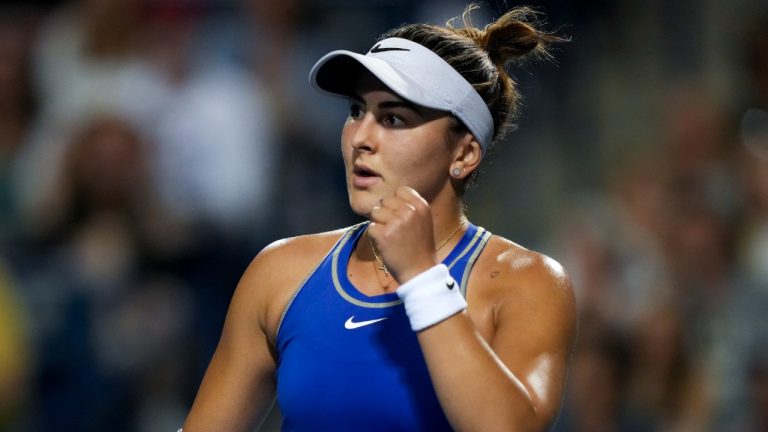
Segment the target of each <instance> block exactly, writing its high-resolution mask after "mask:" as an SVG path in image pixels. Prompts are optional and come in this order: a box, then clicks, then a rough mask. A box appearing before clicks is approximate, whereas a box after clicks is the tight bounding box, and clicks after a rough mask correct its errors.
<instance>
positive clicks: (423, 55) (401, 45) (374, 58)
mask: <svg viewBox="0 0 768 432" xmlns="http://www.w3.org/2000/svg"><path fill="white" fill-rule="evenodd" d="M360 66H363V67H364V68H365V69H367V70H368V71H369V72H371V73H372V74H373V75H375V76H376V78H378V79H379V80H381V82H383V83H384V85H386V86H387V87H388V88H389V89H390V90H392V91H393V92H394V93H396V94H397V95H398V96H400V97H402V98H403V99H405V100H407V101H409V102H413V103H415V104H417V105H421V106H425V107H428V108H433V109H437V110H441V111H447V112H449V113H451V114H453V115H454V116H455V117H456V118H458V119H459V120H461V122H462V123H464V125H465V126H466V127H467V129H469V131H470V132H471V133H472V135H473V136H474V137H475V139H476V140H477V141H478V142H479V143H480V146H481V147H482V149H483V152H485V150H486V149H487V148H488V145H489V144H490V143H491V140H492V139H493V117H492V116H491V112H490V111H489V110H488V106H486V105H485V102H484V101H483V98H481V97H480V95H479V94H478V93H477V92H476V91H475V89H474V88H473V87H472V85H471V84H470V83H469V82H467V80H465V79H464V77H462V76H461V74H459V73H458V72H457V71H456V69H454V68H453V67H451V65H449V64H448V63H446V62H445V60H443V59H442V58H441V57H440V56H439V55H437V54H435V53H434V52H432V51H431V50H429V49H428V48H426V47H424V46H423V45H420V44H417V43H416V42H412V41H410V40H407V39H401V38H389V39H384V40H383V41H381V42H378V43H377V44H376V45H374V46H373V48H371V50H370V51H368V53H367V54H365V55H362V54H358V53H354V52H351V51H345V50H339V51H333V52H330V53H328V54H326V55H324V56H323V57H322V58H321V59H320V60H318V61H317V63H315V65H314V66H313V67H312V71H311V72H310V73H309V81H310V83H311V84H312V86H313V87H314V88H315V89H317V90H318V91H320V92H321V93H325V94H328V95H332V96H344V97H349V96H351V95H353V90H352V89H351V88H350V86H352V85H354V84H355V82H356V79H355V78H356V77H357V74H358V73H359V72H360Z"/></svg>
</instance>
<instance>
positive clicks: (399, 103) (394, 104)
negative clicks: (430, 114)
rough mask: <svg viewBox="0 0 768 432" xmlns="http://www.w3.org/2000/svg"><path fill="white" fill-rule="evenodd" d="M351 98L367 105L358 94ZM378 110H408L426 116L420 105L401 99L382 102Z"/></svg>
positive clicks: (352, 95)
mask: <svg viewBox="0 0 768 432" xmlns="http://www.w3.org/2000/svg"><path fill="white" fill-rule="evenodd" d="M349 97H350V98H352V99H353V100H354V101H355V102H360V103H362V104H365V101H364V100H363V98H362V97H361V96H360V95H358V94H357V93H352V94H351V95H350V96H349ZM378 108H381V109H388V108H407V109H409V110H411V111H413V112H415V113H416V114H418V115H420V116H424V113H423V112H422V111H421V109H420V108H419V106H418V105H416V104H415V103H413V102H410V101H407V100H404V99H399V98H397V99H394V100H388V101H384V102H380V103H379V104H378Z"/></svg>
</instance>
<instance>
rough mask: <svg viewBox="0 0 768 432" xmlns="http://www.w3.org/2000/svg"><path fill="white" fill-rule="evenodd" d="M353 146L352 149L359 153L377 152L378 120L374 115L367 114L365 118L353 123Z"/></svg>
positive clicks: (351, 125)
mask: <svg viewBox="0 0 768 432" xmlns="http://www.w3.org/2000/svg"><path fill="white" fill-rule="evenodd" d="M349 126H350V127H351V131H350V132H351V137H350V138H351V144H352V148H353V149H355V150H356V151H359V152H375V151H376V149H377V148H378V146H377V145H376V119H375V118H374V116H373V114H371V113H366V114H365V115H364V116H363V118H361V119H359V120H356V121H354V122H352V124H350V125H349Z"/></svg>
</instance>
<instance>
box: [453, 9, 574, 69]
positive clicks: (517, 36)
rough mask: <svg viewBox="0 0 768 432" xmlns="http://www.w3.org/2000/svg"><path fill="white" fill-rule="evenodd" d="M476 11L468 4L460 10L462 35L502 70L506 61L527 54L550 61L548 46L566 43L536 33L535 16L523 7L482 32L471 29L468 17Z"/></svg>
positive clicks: (502, 17)
mask: <svg viewBox="0 0 768 432" xmlns="http://www.w3.org/2000/svg"><path fill="white" fill-rule="evenodd" d="M477 8H478V6H477V5H471V6H470V7H468V8H467V9H466V10H465V11H464V14H463V15H462V20H463V21H464V29H463V30H464V33H465V34H466V35H467V36H469V37H471V38H472V39H473V40H474V41H475V43H476V44H477V45H478V46H479V47H480V48H482V49H484V50H485V51H486V52H487V53H488V56H489V57H490V59H491V61H492V62H493V63H494V64H496V65H497V66H502V67H503V66H504V65H506V64H507V62H509V61H513V60H517V59H522V58H525V57H527V56H529V55H533V56H537V57H546V58H551V56H550V55H549V53H548V52H547V47H548V45H549V44H550V43H553V42H564V41H566V40H567V39H563V38H560V37H558V36H554V35H552V34H550V33H545V32H543V31H541V30H539V29H538V27H540V26H541V23H540V22H539V19H538V16H539V13H538V12H536V11H535V10H533V9H531V8H530V7H525V6H522V7H516V8H514V9H512V10H510V11H509V12H507V13H506V14H504V15H503V16H501V17H500V18H499V19H497V20H496V21H494V22H492V23H490V24H488V25H487V26H486V27H485V29H483V30H480V29H477V28H474V27H473V26H472V21H471V19H470V14H471V12H472V11H473V10H475V9H477Z"/></svg>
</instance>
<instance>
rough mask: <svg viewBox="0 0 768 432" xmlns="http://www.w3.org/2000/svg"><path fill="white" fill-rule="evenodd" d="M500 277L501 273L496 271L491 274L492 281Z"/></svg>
mask: <svg viewBox="0 0 768 432" xmlns="http://www.w3.org/2000/svg"><path fill="white" fill-rule="evenodd" d="M498 275H499V272H498V271H495V272H491V279H494V278H495V277H496V276H498Z"/></svg>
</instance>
